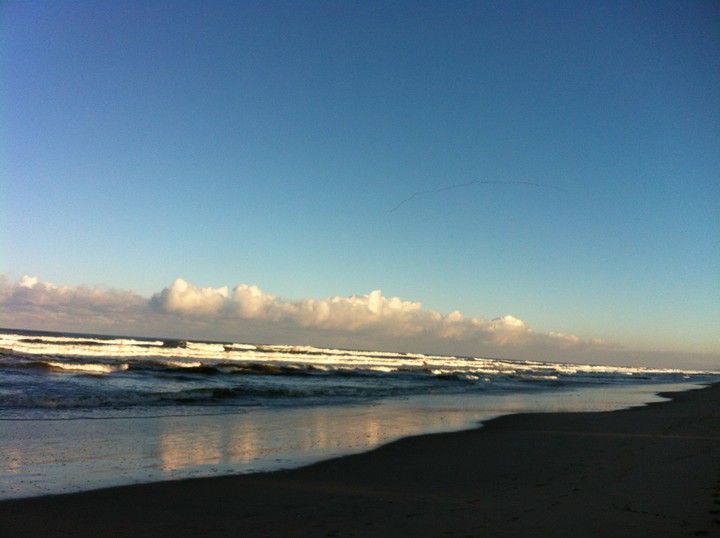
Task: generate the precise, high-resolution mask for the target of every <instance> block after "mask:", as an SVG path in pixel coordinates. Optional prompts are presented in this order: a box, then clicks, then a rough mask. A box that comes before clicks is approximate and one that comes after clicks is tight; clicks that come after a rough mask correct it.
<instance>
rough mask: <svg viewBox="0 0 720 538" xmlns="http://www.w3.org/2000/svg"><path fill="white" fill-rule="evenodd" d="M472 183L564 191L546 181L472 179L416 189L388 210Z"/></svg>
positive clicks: (394, 209)
mask: <svg viewBox="0 0 720 538" xmlns="http://www.w3.org/2000/svg"><path fill="white" fill-rule="evenodd" d="M472 185H529V186H531V187H540V188H546V189H555V190H556V191H561V192H564V191H563V190H562V189H561V188H560V187H558V186H556V185H550V184H548V183H536V182H534V181H498V180H495V181H493V180H482V179H473V180H472V181H468V182H467V183H456V184H454V185H446V186H445V187H440V188H439V189H429V190H426V191H418V192H416V193H413V194H411V195H410V196H408V197H407V198H405V199H404V200H402V201H401V202H400V203H399V204H397V205H396V206H395V207H393V208H392V209H391V210H390V213H392V212H393V211H397V210H398V209H400V207H402V206H403V205H405V204H406V203H408V202H409V201H411V200H413V199H414V198H416V197H418V196H422V195H424V194H437V193H439V192H444V191H450V190H453V189H463V188H465V187H470V186H472Z"/></svg>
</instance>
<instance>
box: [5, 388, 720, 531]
mask: <svg viewBox="0 0 720 538" xmlns="http://www.w3.org/2000/svg"><path fill="white" fill-rule="evenodd" d="M672 398H673V401H671V402H662V403H656V404H650V405H648V406H646V407H642V408H635V409H629V410H624V411H615V412H608V413H554V414H553V413H551V414H525V415H514V416H506V417H501V418H499V419H496V420H493V421H491V422H489V423H487V424H486V425H485V426H484V427H483V428H480V429H476V430H471V431H465V432H459V433H450V434H437V435H425V436H419V437H413V438H408V439H403V440H400V441H397V442H394V443H392V444H389V445H386V446H384V447H381V448H379V449H377V450H374V451H372V452H369V453H367V454H361V455H356V456H348V457H344V458H339V459H334V460H330V461H326V462H322V463H319V464H316V465H312V466H310V467H305V468H302V469H297V470H293V471H282V472H275V473H266V474H257V475H244V476H229V477H220V478H208V479H202V478H201V479H193V480H183V481H174V482H163V483H155V484H147V485H139V486H127V487H117V488H110V489H104V490H96V491H90V492H85V493H77V494H69V495H58V496H49V497H38V498H30V499H20V500H10V501H4V502H0V536H3V537H5V536H7V537H13V536H263V537H265V536H314V537H315V536H317V537H324V536H339V537H344V536H393V537H395V536H463V537H465V536H488V537H502V536H518V537H519V536H523V537H525V536H552V537H562V536H568V537H580V536H594V537H598V536H607V537H623V536H627V537H631V536H632V537H638V536H653V537H660V536H673V537H676V536H720V384H718V385H713V386H711V387H708V388H704V389H701V390H694V391H689V392H684V393H677V394H673V395H672Z"/></svg>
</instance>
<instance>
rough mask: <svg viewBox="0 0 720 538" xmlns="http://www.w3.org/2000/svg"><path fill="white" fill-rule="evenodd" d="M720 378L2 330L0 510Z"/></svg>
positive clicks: (651, 397) (651, 394) (306, 457)
mask: <svg viewBox="0 0 720 538" xmlns="http://www.w3.org/2000/svg"><path fill="white" fill-rule="evenodd" d="M718 380H720V372H701V371H685V370H677V369H655V368H627V367H605V366H590V365H581V364H561V363H547V362H536V361H510V360H500V359H490V358H480V357H453V356H436V355H423V354H404V353H385V352H376V351H350V350H340V349H324V348H315V347H307V346H303V347H297V346H282V345H255V344H245V343H236V342H225V343H218V342H193V341H187V342H185V341H177V340H161V339H143V338H119V337H111V336H98V335H75V334H56V333H55V334H51V333H39V332H33V331H15V330H0V465H2V477H1V480H0V498H11V497H23V496H32V495H42V494H50V493H63V492H71V491H80V490H86V489H93V488H98V487H105V486H113V485H121V484H130V483H138V482H148V481H157V480H167V479H177V478H187V477H195V476H211V475H217V474H230V473H246V472H257V471H267V470H276V469H281V468H289V467H295V466H299V465H303V464H307V463H311V462H313V461H317V460H320V459H325V458H329V457H334V456H339V455H344V454H350V453H356V452H361V451H365V450H369V449H372V448H374V447H376V446H379V445H382V444H385V443H387V442H390V441H393V440H396V439H398V438H401V437H405V436H408V435H416V434H423V433H431V432H442V431H454V430H460V429H464V428H468V427H473V426H474V425H477V424H478V423H479V422H482V421H484V420H488V419H490V418H493V417H496V416H499V415H502V414H508V413H517V412H539V411H552V412H554V411H600V410H612V409H620V408H623V407H628V406H632V405H642V404H644V403H647V402H650V401H655V400H658V399H659V397H657V396H656V393H657V392H659V391H662V390H685V389H688V388H691V387H693V386H699V385H700V384H703V383H708V382H712V381H718Z"/></svg>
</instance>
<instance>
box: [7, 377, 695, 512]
mask: <svg viewBox="0 0 720 538" xmlns="http://www.w3.org/2000/svg"><path fill="white" fill-rule="evenodd" d="M694 387H697V385H688V384H683V385H654V386H651V385H648V386H642V387H638V386H619V387H595V388H587V389H582V390H566V391H560V392H535V391H528V392H527V393H515V394H484V395H477V394H475V395H436V396H432V395H430V396H418V397H407V398H401V399H388V400H383V401H381V402H378V403H376V404H374V405H365V406H343V407H331V406H327V407H325V406H318V407H310V408H301V409H298V408H296V409H262V408H259V409H255V410H252V411H250V412H246V413H233V414H219V415H204V416H202V415H201V416H197V415H192V416H165V417H151V418H115V419H105V420H103V419H79V420H3V421H0V449H1V450H0V452H1V455H0V461H1V462H2V467H3V481H2V486H0V498H11V497H24V496H32V495H44V494H49V493H64V492H70V491H80V490H87V489H94V488H99V487H106V486H114V485H121V484H131V483H138V482H151V481H158V480H167V479H179V478H188V477H197V476H211V475H218V474H232V473H247V472H258V471H268V470H277V469H281V468H290V467H297V466H300V465H304V464H308V463H311V462H315V461H319V460H322V459H327V458H330V457H334V456H339V455H345V454H351V453H357V452H363V451H367V450H369V449H372V448H375V447H377V446H379V445H383V444H386V443H388V442H390V441H393V440H396V439H399V438H401V437H407V436H410V435H417V434H422V433H434V432H447V431H457V430H461V429H467V428H469V427H473V426H475V425H477V424H478V423H479V422H481V421H486V420H489V419H491V418H493V417H497V416H500V415H504V414H509V413H519V412H561V411H607V410H614V409H620V408H624V407H629V406H633V405H642V404H643V403H647V402H651V401H660V400H661V398H660V397H658V396H655V393H656V392H658V391H672V390H687V389H690V388H694Z"/></svg>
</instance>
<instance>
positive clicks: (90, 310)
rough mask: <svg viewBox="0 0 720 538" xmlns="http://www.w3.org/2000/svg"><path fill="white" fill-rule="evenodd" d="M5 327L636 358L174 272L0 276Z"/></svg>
mask: <svg viewBox="0 0 720 538" xmlns="http://www.w3.org/2000/svg"><path fill="white" fill-rule="evenodd" d="M0 323H1V325H2V326H4V327H9V328H17V329H38V330H51V331H68V332H80V333H106V334H119V335H128V336H151V337H158V338H186V339H191V338H192V339H203V340H221V341H233V342H254V343H273V344H309V345H315V346H334V347H345V348H354V349H375V350H388V351H407V352H419V353H438V354H455V355H470V356H485V357H492V356H494V357H504V358H518V359H537V360H559V361H568V362H595V363H598V362H605V363H607V364H611V363H613V364H614V363H626V364H628V363H630V362H637V361H636V360H630V361H628V360H625V361H623V360H622V359H620V360H619V359H618V358H619V357H620V355H619V353H621V352H622V350H621V348H620V346H617V345H614V344H611V343H608V342H605V341H603V340H599V339H583V338H580V337H578V336H575V335H569V334H563V333H561V332H549V333H537V332H535V331H533V329H532V328H531V327H529V326H528V324H527V323H526V322H525V321H523V320H521V319H518V318H516V317H514V316H512V315H509V314H507V315H503V316H499V317H496V318H494V319H482V318H477V317H466V316H464V315H463V314H462V313H460V312H458V311H453V312H450V313H449V314H441V313H439V312H436V311H433V310H428V309H425V308H423V305H422V304H421V303H419V302H414V301H407V300H403V299H401V298H399V297H385V296H384V295H383V294H382V292H381V291H380V290H374V291H372V292H370V293H368V294H366V295H353V296H351V297H327V298H321V299H312V298H310V299H300V300H287V299H283V298H280V297H277V296H275V295H270V294H267V293H265V292H264V291H263V290H262V289H260V288H259V287H258V286H255V285H248V284H240V285H237V286H235V287H234V288H232V290H229V289H228V287H221V288H212V287H199V286H196V285H194V284H192V283H190V282H187V281H186V280H183V279H181V278H178V279H177V280H175V281H174V282H173V283H172V284H170V285H169V286H168V287H166V288H164V289H162V290H161V291H159V292H157V293H155V294H154V295H153V296H152V297H150V298H146V297H142V296H140V295H139V294H137V293H135V292H133V291H120V290H114V289H108V288H104V287H84V286H78V287H62V286H56V285H54V284H52V283H49V282H43V281H41V280H39V279H38V278H36V277H29V276H24V277H22V278H21V279H20V280H18V281H15V282H11V281H10V280H9V279H8V278H7V277H2V278H0Z"/></svg>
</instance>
